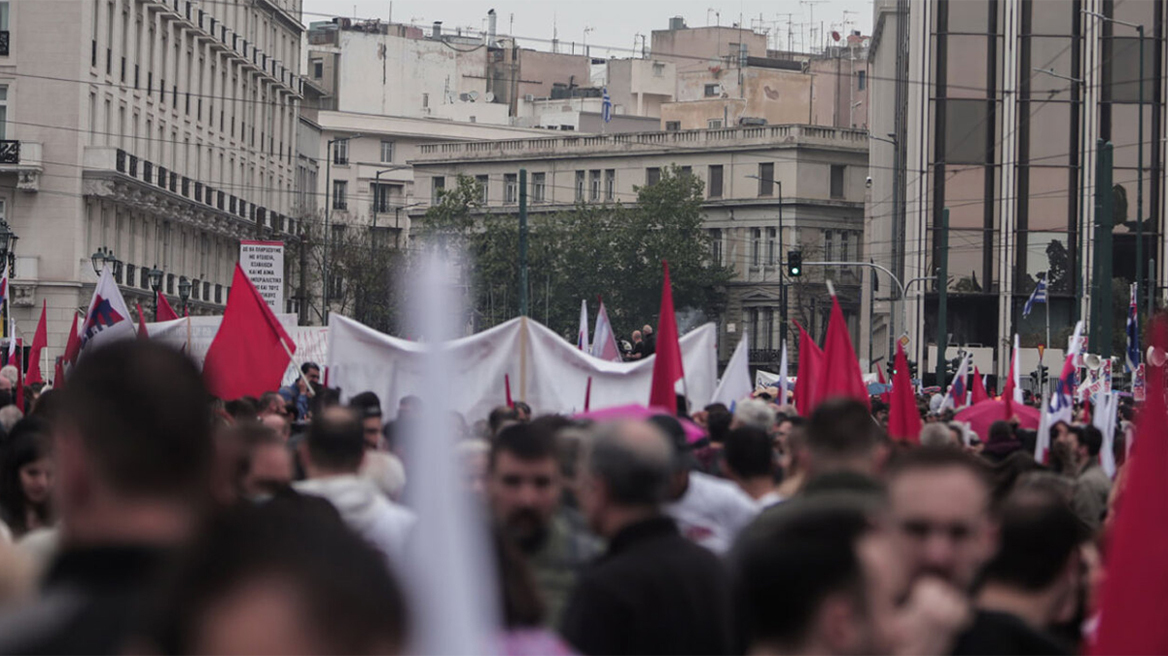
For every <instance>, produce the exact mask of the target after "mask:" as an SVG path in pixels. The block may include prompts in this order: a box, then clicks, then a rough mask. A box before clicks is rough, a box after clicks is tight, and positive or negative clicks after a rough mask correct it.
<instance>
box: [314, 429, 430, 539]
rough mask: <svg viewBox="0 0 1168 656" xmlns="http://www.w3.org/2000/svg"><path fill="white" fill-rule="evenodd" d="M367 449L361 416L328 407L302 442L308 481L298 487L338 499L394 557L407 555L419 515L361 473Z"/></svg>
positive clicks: (361, 530) (359, 528)
mask: <svg viewBox="0 0 1168 656" xmlns="http://www.w3.org/2000/svg"><path fill="white" fill-rule="evenodd" d="M365 449H366V445H365V438H364V434H363V427H362V424H361V420H360V419H359V418H358V416H357V414H356V413H355V412H353V410H351V409H349V408H342V407H340V406H334V407H332V408H328V409H327V410H325V411H324V412H322V413H320V414H318V415H315V416H314V417H313V420H312V426H311V428H310V429H309V431H308V438H307V439H306V440H305V441H304V442H303V443H302V444H301V445H300V458H301V462H303V463H304V471H305V473H306V474H307V477H308V480H305V481H301V482H299V483H296V484H295V486H294V487H295V489H296V490H297V491H298V492H300V493H302V494H310V495H314V496H318V497H323V498H325V499H327V500H329V501H330V502H332V504H333V505H334V506H336V508H337V511H338V512H340V514H341V518H342V519H344V520H345V523H346V524H348V525H349V527H350V528H352V529H353V530H354V531H356V532H357V533H358V534H359V535H361V536H362V537H364V538H365V539H367V540H369V542H370V543H372V544H373V545H374V546H375V547H377V548H378V549H379V550H381V552H382V553H384V554H385V555H386V557H388V558H390V559H392V558H394V557H397V556H400V555H402V554H403V553H404V551H405V546H406V541H407V539H408V538H409V534H410V531H411V529H412V528H413V525H414V522H415V517H414V514H413V513H412V512H410V511H409V510H406V509H405V508H403V507H401V506H399V505H397V504H395V503H393V502H392V501H390V500H389V499H388V498H386V497H385V496H384V495H382V494H381V493H380V492H379V491H378V490H377V488H376V487H374V485H373V483H371V482H370V481H369V480H368V479H365V478H362V477H361V476H359V475H358V472H359V471H360V469H361V463H362V461H363V460H364V457H365Z"/></svg>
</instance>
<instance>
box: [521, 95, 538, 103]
mask: <svg viewBox="0 0 1168 656" xmlns="http://www.w3.org/2000/svg"><path fill="white" fill-rule="evenodd" d="M523 101H524V102H535V96H534V95H532V94H530V93H529V94H526V95H524V96H523Z"/></svg>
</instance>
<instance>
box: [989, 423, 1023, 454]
mask: <svg viewBox="0 0 1168 656" xmlns="http://www.w3.org/2000/svg"><path fill="white" fill-rule="evenodd" d="M1021 450H1022V442H1021V441H1019V440H1018V438H1017V437H1015V435H1014V426H1013V425H1011V424H1010V422H1008V421H995V422H994V423H992V424H990V432H989V437H988V438H987V439H986V446H985V449H983V450H982V452H981V455H982V457H983V458H986V459H987V460H989V461H990V462H1001V461H1003V460H1005V459H1006V458H1007V457H1008V456H1009V455H1010V454H1011V453H1014V452H1015V451H1021Z"/></svg>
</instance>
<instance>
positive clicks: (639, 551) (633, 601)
mask: <svg viewBox="0 0 1168 656" xmlns="http://www.w3.org/2000/svg"><path fill="white" fill-rule="evenodd" d="M672 466H673V452H672V449H671V447H670V445H669V442H668V441H667V438H666V437H665V435H664V434H662V432H661V430H660V429H658V428H657V427H656V426H654V425H652V424H649V423H645V422H638V423H618V424H609V425H603V426H601V427H600V428H599V429H598V430H597V433H596V435H595V437H594V439H593V440H592V443H591V445H590V449H589V451H588V453H587V455H586V459H585V461H584V463H583V467H582V468H581V474H580V491H579V496H580V506H581V510H582V511H583V512H584V516H585V517H586V518H587V520H588V523H589V525H590V526H591V528H592V530H593V531H595V532H596V533H597V534H598V535H600V536H602V537H604V538H605V539H606V540H608V551H607V552H606V553H605V554H604V555H603V556H601V557H600V558H599V559H598V560H597V561H596V562H595V563H593V565H592V566H591V567H590V568H589V569H587V570H585V571H584V572H583V573H581V575H580V578H579V580H578V582H577V585H576V589H575V590H574V591H573V593H572V596H571V598H570V599H569V601H568V606H567V609H566V610H565V612H564V618H563V623H562V633H563V635H564V637H565V638H566V639H567V640H568V642H570V643H571V644H572V645H573V646H574V647H575V648H576V649H578V650H579V651H580V652H581V653H584V654H647V653H662V654H669V653H672V654H725V653H731V652H733V651H737V650H739V649H740V645H739V644H738V640H737V639H736V636H735V631H734V628H735V623H734V620H733V615H732V608H731V605H732V601H731V600H732V594H731V589H730V583H729V579H728V577H727V574H726V571H725V570H724V569H723V566H722V563H721V562H720V561H719V560H718V558H717V557H716V556H714V555H713V554H712V553H711V552H709V551H707V550H705V549H703V548H702V547H699V546H697V545H695V544H693V543H692V542H690V541H689V540H687V539H685V538H684V537H682V535H681V533H680V532H679V531H678V529H677V525H676V524H674V522H673V520H672V519H670V518H669V517H667V516H666V515H664V514H662V511H661V504H662V503H663V501H664V500H665V496H666V493H667V490H668V487H669V481H670V478H671V473H672Z"/></svg>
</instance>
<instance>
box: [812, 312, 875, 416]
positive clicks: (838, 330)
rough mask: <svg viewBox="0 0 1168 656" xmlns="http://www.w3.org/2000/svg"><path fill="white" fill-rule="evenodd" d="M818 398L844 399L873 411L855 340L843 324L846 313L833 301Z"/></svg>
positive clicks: (818, 386)
mask: <svg viewBox="0 0 1168 656" xmlns="http://www.w3.org/2000/svg"><path fill="white" fill-rule="evenodd" d="M817 388H818V389H817V391H816V394H815V395H816V396H817V397H818V398H819V400H820V401H826V400H827V399H830V398H833V397H838V396H843V397H847V398H851V399H855V400H857V401H859V402H861V403H863V404H864V406H865V407H870V404H869V401H868V388H867V386H865V385H864V375H863V374H862V373H860V360H859V359H858V358H857V357H856V350H855V349H854V348H853V347H852V336H851V335H849V334H848V326H847V324H846V323H844V311H843V310H841V309H840V305H839V299H838V298H836V297H835V296H832V297H831V319H829V320H828V322H827V337H826V338H825V339H824V340H823V375H822V376H820V377H819V382H818V384H817Z"/></svg>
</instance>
